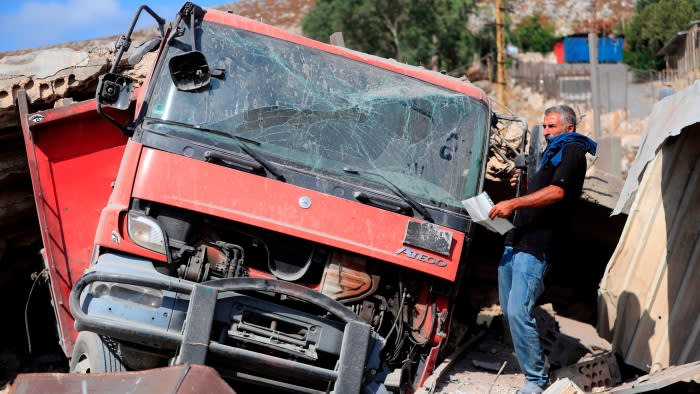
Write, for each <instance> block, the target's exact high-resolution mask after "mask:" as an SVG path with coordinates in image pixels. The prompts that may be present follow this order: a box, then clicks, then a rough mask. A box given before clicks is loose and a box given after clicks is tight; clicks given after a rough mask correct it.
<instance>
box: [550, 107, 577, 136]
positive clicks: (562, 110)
mask: <svg viewBox="0 0 700 394" xmlns="http://www.w3.org/2000/svg"><path fill="white" fill-rule="evenodd" d="M550 112H556V113H558V114H559V116H560V117H561V121H562V123H564V126H567V125H573V126H574V131H576V112H574V110H573V109H572V108H571V107H569V106H568V105H564V104H559V105H554V106H552V107H549V108H547V109H545V110H544V115H545V116H547V115H548V114H549V113H550Z"/></svg>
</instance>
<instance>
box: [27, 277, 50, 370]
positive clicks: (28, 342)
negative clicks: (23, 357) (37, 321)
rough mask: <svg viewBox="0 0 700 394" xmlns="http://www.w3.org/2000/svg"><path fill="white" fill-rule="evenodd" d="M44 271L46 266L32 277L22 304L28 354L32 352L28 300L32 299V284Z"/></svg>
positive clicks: (34, 284) (33, 284)
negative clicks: (27, 293)
mask: <svg viewBox="0 0 700 394" xmlns="http://www.w3.org/2000/svg"><path fill="white" fill-rule="evenodd" d="M44 273H46V268H44V269H43V270H41V272H39V273H38V274H36V277H35V278H34V283H32V287H31V288H30V289H29V295H28V296H27V303H26V304H24V329H25V331H26V332H27V347H28V348H29V355H30V356H31V354H32V338H31V336H30V335H29V319H28V317H27V316H28V311H29V301H30V300H31V299H32V293H33V292H34V286H36V282H38V281H39V278H41V277H42V276H43V275H44Z"/></svg>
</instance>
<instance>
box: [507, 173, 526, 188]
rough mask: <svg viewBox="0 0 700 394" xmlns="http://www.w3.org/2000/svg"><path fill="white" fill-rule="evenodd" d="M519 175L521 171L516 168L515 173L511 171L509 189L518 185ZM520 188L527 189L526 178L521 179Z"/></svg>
mask: <svg viewBox="0 0 700 394" xmlns="http://www.w3.org/2000/svg"><path fill="white" fill-rule="evenodd" d="M520 173H521V171H520V170H519V169H517V168H516V169H515V171H513V175H512V176H511V177H510V187H516V186H517V185H518V178H520ZM520 188H521V189H525V188H527V178H523V180H522V181H521V182H520Z"/></svg>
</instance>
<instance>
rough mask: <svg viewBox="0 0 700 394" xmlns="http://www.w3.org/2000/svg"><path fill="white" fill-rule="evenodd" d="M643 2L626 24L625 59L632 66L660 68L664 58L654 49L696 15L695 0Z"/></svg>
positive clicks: (662, 44)
mask: <svg viewBox="0 0 700 394" xmlns="http://www.w3.org/2000/svg"><path fill="white" fill-rule="evenodd" d="M646 3H648V4H646V6H645V7H644V8H642V9H641V11H640V12H639V13H638V14H637V15H635V16H634V18H632V21H631V22H630V23H629V24H628V25H627V28H626V31H625V40H626V46H627V50H626V52H625V53H624V61H625V63H627V64H629V65H630V66H632V67H634V68H641V69H648V68H660V67H662V66H663V64H664V62H663V59H661V58H660V57H657V56H656V54H657V52H658V51H659V50H660V49H661V48H662V47H663V46H664V44H665V43H666V42H668V41H669V40H670V39H671V38H673V36H675V35H676V33H677V32H679V31H682V30H685V29H687V28H688V23H689V22H690V21H691V20H693V19H696V18H697V17H698V11H696V9H695V5H694V3H697V1H690V0H658V1H653V0H649V1H646Z"/></svg>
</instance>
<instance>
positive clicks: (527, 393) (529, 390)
mask: <svg viewBox="0 0 700 394" xmlns="http://www.w3.org/2000/svg"><path fill="white" fill-rule="evenodd" d="M543 391H544V389H543V388H542V387H540V386H538V385H536V384H534V383H532V382H527V383H525V385H524V386H523V387H521V388H519V389H518V391H516V394H540V393H541V392H543Z"/></svg>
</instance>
